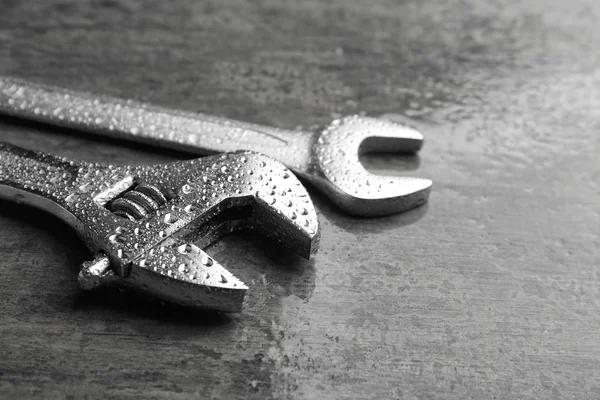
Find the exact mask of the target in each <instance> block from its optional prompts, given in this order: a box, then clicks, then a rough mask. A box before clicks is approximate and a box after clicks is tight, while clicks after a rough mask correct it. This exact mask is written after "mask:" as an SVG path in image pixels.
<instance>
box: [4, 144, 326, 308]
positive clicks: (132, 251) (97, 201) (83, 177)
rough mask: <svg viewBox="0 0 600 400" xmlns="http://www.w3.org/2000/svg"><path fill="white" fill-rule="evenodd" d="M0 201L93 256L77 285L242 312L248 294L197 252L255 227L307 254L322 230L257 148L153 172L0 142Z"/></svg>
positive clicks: (291, 184) (301, 192)
mask: <svg viewBox="0 0 600 400" xmlns="http://www.w3.org/2000/svg"><path fill="white" fill-rule="evenodd" d="M0 196H2V197H5V198H9V199H13V200H14V199H17V197H15V196H18V199H19V200H20V201H21V202H23V203H28V204H31V205H34V206H38V207H40V208H42V209H45V210H48V211H50V212H52V213H54V214H56V215H57V216H59V217H61V218H63V219H64V220H65V221H66V222H67V223H69V224H71V225H72V226H73V227H75V229H76V230H77V232H78V233H79V235H80V236H81V237H82V238H83V239H84V240H85V242H86V244H87V246H88V247H89V248H90V250H92V252H94V253H96V254H97V256H96V259H95V260H94V261H93V262H88V263H84V266H83V268H82V270H81V272H80V275H79V278H78V279H79V283H80V285H81V286H82V288H84V289H92V288H94V287H97V286H101V285H103V284H107V283H113V282H116V283H119V284H121V285H125V286H129V287H132V288H134V289H136V290H138V291H140V292H142V293H146V294H148V295H151V296H153V297H157V298H159V299H162V300H166V301H170V302H174V303H178V304H182V305H185V306H191V307H198V308H210V309H216V310H220V311H225V312H236V311H240V309H241V308H242V304H243V299H244V294H245V292H246V290H247V289H248V288H247V287H246V285H244V283H242V282H241V281H240V280H238V279H237V278H236V277H234V276H233V275H232V274H231V273H230V272H229V271H227V270H226V269H225V268H224V267H223V266H221V265H220V264H219V263H218V262H217V261H216V260H214V259H213V258H212V257H210V256H209V255H208V254H206V253H205V252H204V251H203V250H202V248H203V247H205V246H206V245H208V244H210V243H212V242H213V241H215V240H216V239H218V238H219V237H220V236H222V235H224V234H226V233H228V232H232V231H235V230H241V229H254V230H257V231H259V232H261V233H263V234H265V235H267V236H269V237H271V238H273V239H274V240H275V241H277V242H279V243H281V244H283V245H285V246H287V247H289V248H290V249H292V250H294V251H295V252H297V253H298V254H300V255H301V256H303V257H305V258H309V257H310V256H311V255H313V254H314V253H315V252H316V251H317V248H318V244H319V237H320V231H319V225H318V220H317V215H316V212H315V210H314V208H313V206H312V203H311V202H310V199H309V197H308V194H307V193H306V191H305V189H304V188H303V187H302V186H301V184H300V182H299V181H298V180H297V178H296V177H295V176H294V175H292V173H291V172H290V171H289V170H288V169H287V168H286V167H285V166H283V165H282V164H281V163H279V162H277V161H275V160H273V159H271V158H268V157H266V156H263V155H260V154H257V153H253V152H239V153H226V154H222V155H220V156H212V157H205V158H202V159H197V160H191V161H183V162H176V163H172V164H164V165H154V166H136V167H132V166H103V165H96V164H85V163H75V162H71V161H68V160H65V159H62V158H58V157H53V156H48V155H43V154H40V153H35V152H31V151H26V150H23V149H19V148H16V147H13V146H8V145H0Z"/></svg>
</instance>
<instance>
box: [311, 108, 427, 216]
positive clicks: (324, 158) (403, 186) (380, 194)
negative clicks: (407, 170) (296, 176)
mask: <svg viewBox="0 0 600 400" xmlns="http://www.w3.org/2000/svg"><path fill="white" fill-rule="evenodd" d="M422 144H423V135H422V134H421V133H419V132H418V131H416V130H414V129H412V128H409V127H406V126H404V125H400V124H398V123H395V122H391V121H386V120H380V119H375V118H369V117H363V116H358V115H355V116H349V117H345V118H342V119H340V120H336V121H334V122H332V123H331V124H330V125H329V126H328V127H327V128H326V129H324V130H323V131H322V132H321V134H320V136H319V137H318V139H317V140H316V142H315V144H314V145H313V146H314V147H313V154H314V161H313V171H312V172H313V174H314V175H315V176H316V177H317V186H318V187H319V188H320V189H321V190H322V191H324V192H325V193H327V194H328V195H329V196H330V197H331V198H333V199H334V201H335V203H336V204H337V205H338V206H340V207H341V208H342V209H343V210H345V211H346V212H348V213H349V214H352V215H356V216H365V217H367V216H369V217H372V216H384V215H389V214H394V213H399V212H404V211H408V210H410V209H412V208H415V207H418V206H420V205H421V204H423V203H425V202H426V201H427V198H428V197H429V193H430V191H431V185H432V182H431V180H429V179H422V178H411V177H392V176H380V175H374V174H371V173H370V172H368V171H367V170H366V169H365V168H364V167H363V166H362V164H361V163H360V160H359V155H360V154H361V153H363V152H368V151H380V152H391V153H414V152H416V151H418V150H419V149H420V148H421V147H422Z"/></svg>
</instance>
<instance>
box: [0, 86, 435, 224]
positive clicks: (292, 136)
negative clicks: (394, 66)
mask: <svg viewBox="0 0 600 400" xmlns="http://www.w3.org/2000/svg"><path fill="white" fill-rule="evenodd" d="M0 112H4V113H6V114H10V115H13V116H18V117H24V118H29V119H33V120H37V121H41V122H45V123H50V124H54V125H59V126H66V127H70V128H75V129H79V130H86V131H91V132H95V133H99V134H102V135H107V136H111V137H116V138H120V139H127V140H132V141H137V142H144V143H149V144H155V145H158V146H163V147H167V148H172V149H177V150H184V151H189V152H192V153H197V154H202V155H205V154H215V153H220V152H228V151H235V150H253V151H257V152H261V153H263V154H266V155H268V156H270V157H273V158H275V159H277V160H279V161H281V162H283V163H284V164H286V165H287V166H288V167H289V168H290V169H291V170H292V171H294V172H295V173H296V174H297V175H298V176H299V177H301V178H302V179H305V180H308V181H310V182H311V183H313V184H314V185H315V186H316V187H317V188H319V189H320V190H321V191H322V192H323V193H325V194H326V195H327V196H329V197H330V198H331V200H332V201H333V202H334V203H336V204H337V205H338V206H339V207H341V208H342V209H343V210H345V211H347V212H348V213H350V214H353V215H358V216H381V215H387V214H392V213H397V212H402V211H406V210H408V209H411V208H413V207H416V206H419V205H420V204H422V203H424V202H425V201H426V200H427V198H428V196H429V191H430V188H431V184H432V182H431V181H430V180H429V179H421V178H409V177H391V176H380V175H374V174H371V173H369V172H368V171H367V170H366V169H365V168H364V167H363V166H362V164H361V163H360V161H359V154H360V153H362V152H370V151H379V152H388V153H400V152H404V153H415V152H417V151H418V150H419V149H420V148H421V146H422V144H423V135H422V134H421V133H419V132H418V131H416V130H414V129H412V128H409V127H407V126H404V125H400V124H398V123H395V122H391V121H387V120H382V119H376V118H369V117H364V116H359V115H354V116H349V117H345V118H342V119H339V120H335V121H333V122H332V123H331V124H330V125H329V126H327V127H326V128H324V129H322V130H319V131H317V132H293V131H286V130H283V129H277V128H271V127H266V126H260V125H256V124H250V123H246V122H240V121H235V120H230V119H226V118H220V117H215V116H210V115H206V114H199V113H191V112H183V111H175V110H170V109H166V108H162V107H157V106H153V105H149V104H144V103H140V102H135V101H131V100H121V99H116V98H111V97H106V96H96V95H91V94H88V93H81V92H75V91H72V90H67V89H63V88H58V87H53V86H46V85H40V84H36V83H31V82H28V81H25V80H21V79H16V78H7V77H0Z"/></svg>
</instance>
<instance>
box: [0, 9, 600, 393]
mask: <svg viewBox="0 0 600 400" xmlns="http://www.w3.org/2000/svg"><path fill="white" fill-rule="evenodd" d="M599 24H600V3H598V2H597V1H596V0H571V1H568V2H566V1H560V0H555V1H550V0H524V1H513V2H509V1H500V0H486V1H480V0H449V1H435V0H426V1H402V2H400V1H391V0H370V1H364V2H359V1H344V0H337V1H327V2H325V1H317V0H309V1H304V2H286V1H283V0H269V1H255V2H245V1H241V0H227V1H223V0H213V1H192V0H188V1H181V2H179V5H175V3H171V2H163V1H154V2H141V1H126V2H118V1H113V0H102V1H91V0H90V1H79V2H67V1H57V0H53V1H44V2H40V1H17V0H2V1H0V73H2V74H12V75H17V76H21V77H25V78H30V79H35V80H37V81H41V82H46V83H52V84H60V85H63V86H67V87H71V88H74V89H83V90H90V91H95V92H98V93H105V94H110V95H116V96H121V97H132V98H136V99H140V100H145V101H151V102H155V103H157V104H161V105H167V106H171V107H177V108H182V109H188V110H201V111H204V112H208V113H213V114H219V115H224V116H229V117H234V118H238V119H243V120H248V121H253V122H259V123H265V124H271V125H276V126H281V127H286V128H294V127H296V126H298V125H300V126H303V127H308V126H311V125H314V124H324V123H327V122H329V121H330V120H331V119H332V118H333V117H335V116H337V115H338V114H349V113H356V112H360V111H364V112H366V113H367V114H368V115H376V116H377V115H382V114H388V116H389V117H391V118H396V119H399V120H403V121H409V122H410V123H412V124H413V125H415V126H417V127H418V128H419V129H421V130H422V131H423V132H424V133H425V134H426V138H427V143H426V146H425V148H424V150H423V152H422V153H421V155H420V158H418V159H417V158H402V157H385V158H384V157H379V156H373V157H366V158H365V159H364V161H365V163H366V164H367V165H368V167H369V168H370V169H371V170H373V171H379V172H387V173H393V174H414V175H415V176H423V177H429V178H431V179H433V180H434V182H435V186H434V191H433V193H432V196H431V200H430V203H429V204H428V206H425V207H421V208H420V209H418V210H415V211H412V212H409V213H405V214H403V215H397V216H392V217H389V218H379V219H355V218H351V217H348V216H345V215H342V214H340V213H338V212H337V210H336V209H334V208H333V207H332V206H331V205H330V204H329V203H328V202H327V200H326V199H325V198H323V197H321V196H319V195H318V194H317V193H315V192H314V191H311V193H313V194H314V197H313V199H314V202H315V203H316V207H317V208H318V212H319V217H320V220H321V224H322V229H323V240H322V243H321V251H320V253H319V254H318V256H317V257H316V259H315V260H314V261H312V262H305V261H303V260H301V259H298V258H296V257H294V256H291V255H288V254H286V253H285V252H284V251H283V250H281V249H279V248H277V247H276V246H274V245H273V244H272V243H270V242H269V241H268V240H266V239H263V238H260V237H250V236H248V235H243V234H240V235H234V236H231V237H228V238H226V239H224V240H222V241H221V242H219V243H218V244H216V245H214V246H213V247H212V248H211V249H210V251H211V252H212V254H214V255H215V257H216V258H217V259H218V260H220V261H221V262H222V263H223V264H224V265H225V267H226V268H228V269H230V270H232V271H233V272H234V273H235V274H236V275H237V276H239V277H240V278H241V279H242V280H244V281H245V282H247V283H249V284H250V286H251V290H250V292H249V294H248V296H247V302H246V305H245V310H244V312H243V313H242V314H239V315H214V314H210V313H189V312H184V311H181V310H176V309H172V308H168V307H167V308H164V307H157V306H153V305H149V304H148V303H145V302H143V301H140V300H138V299H137V298H136V297H135V296H131V295H128V294H122V293H120V292H118V291H110V290H109V291H103V292H99V293H83V292H81V291H80V290H79V288H78V287H77V283H76V274H77V269H78V266H79V265H80V263H81V262H83V261H85V260H87V259H88V258H89V257H90V254H88V253H87V251H86V249H85V248H84V246H83V244H82V243H81V242H80V241H79V240H78V239H77V238H76V236H75V235H74V233H73V232H72V231H71V230H70V229H69V228H68V227H67V226H66V225H64V224H63V223H62V222H60V221H59V220H57V219H56V218H54V217H52V216H48V215H46V214H44V213H42V212H39V211H36V210H32V209H28V208H25V207H22V206H17V205H13V204H10V203H5V202H2V203H0V254H1V256H0V273H1V275H2V278H1V279H0V293H1V298H0V397H2V398H6V399H9V398H21V397H23V398H27V397H33V398H40V399H48V398H139V399H152V398H175V399H188V398H214V397H217V398H218V397H220V398H244V397H248V398H277V399H280V398H283V399H285V398H408V399H411V398H419V399H425V398H440V399H441V398H474V399H485V398H519V399H535V398H565V399H582V398H597V397H599V396H600V360H599V359H600V333H599V332H600V313H599V309H600V275H599V274H600V272H599V268H600V260H599V249H600V203H599V200H600V161H599V154H600V28H599V26H600V25H599ZM390 114H391V115H390ZM0 138H1V140H3V141H6V142H10V143H13V144H17V145H22V146H25V147H28V148H33V149H38V150H45V151H49V152H53V153H58V154H61V155H64V156H68V157H72V158H75V159H81V160H87V161H97V162H106V163H118V164H123V163H136V164H139V163H154V162H160V161H168V160H174V159H181V158H186V157H189V155H185V154H178V153H174V152H168V153H165V152H161V151H160V150H157V149H153V148H150V147H139V146H135V145H127V144H125V143H121V142H116V141H110V142H106V141H104V140H101V139H99V138H96V137H90V136H87V137H86V136H84V135H80V134H79V133H76V132H67V131H64V130H59V129H51V128H47V127H45V126H42V125H35V124H24V123H21V122H19V121H16V120H12V119H7V118H1V119H0Z"/></svg>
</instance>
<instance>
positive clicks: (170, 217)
mask: <svg viewBox="0 0 600 400" xmlns="http://www.w3.org/2000/svg"><path fill="white" fill-rule="evenodd" d="M165 222H166V223H167V224H173V223H175V222H177V217H176V216H175V215H173V214H171V213H168V214H166V215H165Z"/></svg>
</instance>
